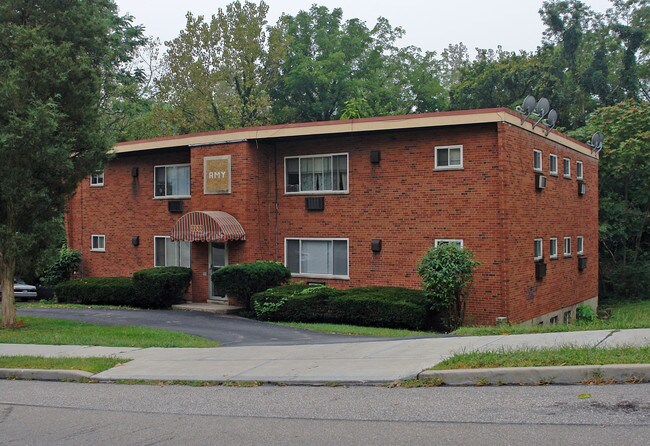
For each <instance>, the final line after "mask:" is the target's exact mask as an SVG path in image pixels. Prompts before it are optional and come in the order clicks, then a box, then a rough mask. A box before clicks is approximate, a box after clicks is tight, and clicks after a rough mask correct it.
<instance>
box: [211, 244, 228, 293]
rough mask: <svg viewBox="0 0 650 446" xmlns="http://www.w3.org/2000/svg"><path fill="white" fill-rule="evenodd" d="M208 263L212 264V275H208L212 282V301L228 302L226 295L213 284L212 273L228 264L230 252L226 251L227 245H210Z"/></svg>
mask: <svg viewBox="0 0 650 446" xmlns="http://www.w3.org/2000/svg"><path fill="white" fill-rule="evenodd" d="M208 261H209V262H210V263H209V270H210V274H209V275H208V278H209V280H210V299H211V300H226V295H225V293H224V292H222V291H221V290H219V289H217V287H215V286H214V285H213V284H212V273H213V272H214V271H216V270H218V269H219V268H223V267H224V266H226V265H227V264H228V252H227V251H226V244H225V243H210V255H209V260H208Z"/></svg>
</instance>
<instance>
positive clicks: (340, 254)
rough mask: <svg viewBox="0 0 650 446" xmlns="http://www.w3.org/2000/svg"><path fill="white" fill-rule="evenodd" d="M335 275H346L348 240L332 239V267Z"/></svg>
mask: <svg viewBox="0 0 650 446" xmlns="http://www.w3.org/2000/svg"><path fill="white" fill-rule="evenodd" d="M333 270H334V271H333V273H334V275H335V276H347V275H348V242H347V241H346V240H334V268H333Z"/></svg>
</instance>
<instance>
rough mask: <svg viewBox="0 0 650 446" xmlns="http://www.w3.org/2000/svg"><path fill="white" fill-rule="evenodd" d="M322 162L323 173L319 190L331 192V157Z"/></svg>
mask: <svg viewBox="0 0 650 446" xmlns="http://www.w3.org/2000/svg"><path fill="white" fill-rule="evenodd" d="M322 160H323V166H322V167H323V169H322V171H323V173H322V175H321V177H322V183H319V184H320V186H321V188H320V189H319V190H332V157H331V156H328V157H325V158H323V159H322Z"/></svg>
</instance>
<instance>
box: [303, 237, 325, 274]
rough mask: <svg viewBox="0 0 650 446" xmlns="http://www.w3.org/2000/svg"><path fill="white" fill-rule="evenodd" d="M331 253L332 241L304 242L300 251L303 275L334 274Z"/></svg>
mask: <svg viewBox="0 0 650 446" xmlns="http://www.w3.org/2000/svg"><path fill="white" fill-rule="evenodd" d="M331 251H332V242H330V241H326V240H325V241H323V240H303V241H302V243H301V251H300V271H301V272H302V273H303V274H332V270H331V269H330V265H331V264H332V262H331V258H330V256H331Z"/></svg>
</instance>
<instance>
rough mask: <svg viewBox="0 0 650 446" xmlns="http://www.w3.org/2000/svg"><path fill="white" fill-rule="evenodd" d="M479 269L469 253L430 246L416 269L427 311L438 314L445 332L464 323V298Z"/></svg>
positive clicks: (449, 246)
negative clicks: (424, 295)
mask: <svg viewBox="0 0 650 446" xmlns="http://www.w3.org/2000/svg"><path fill="white" fill-rule="evenodd" d="M478 265H479V262H477V261H475V260H474V255H473V253H472V251H470V250H469V249H467V248H461V247H459V246H457V245H456V244H454V243H444V244H441V245H438V246H435V247H434V246H432V247H431V248H429V251H427V252H426V253H425V254H424V256H423V257H422V260H421V261H420V264H419V265H418V274H419V275H420V277H421V278H422V287H423V288H424V292H425V293H426V295H427V298H428V301H429V307H430V308H431V310H433V311H437V312H438V313H439V314H440V317H441V319H442V323H443V324H444V326H445V329H446V330H449V331H451V330H454V329H456V328H458V326H459V325H460V324H461V323H462V322H463V317H464V313H465V297H466V295H467V294H468V292H469V288H470V285H471V283H472V279H473V277H472V275H473V274H474V271H475V270H476V267H477V266H478Z"/></svg>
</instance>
